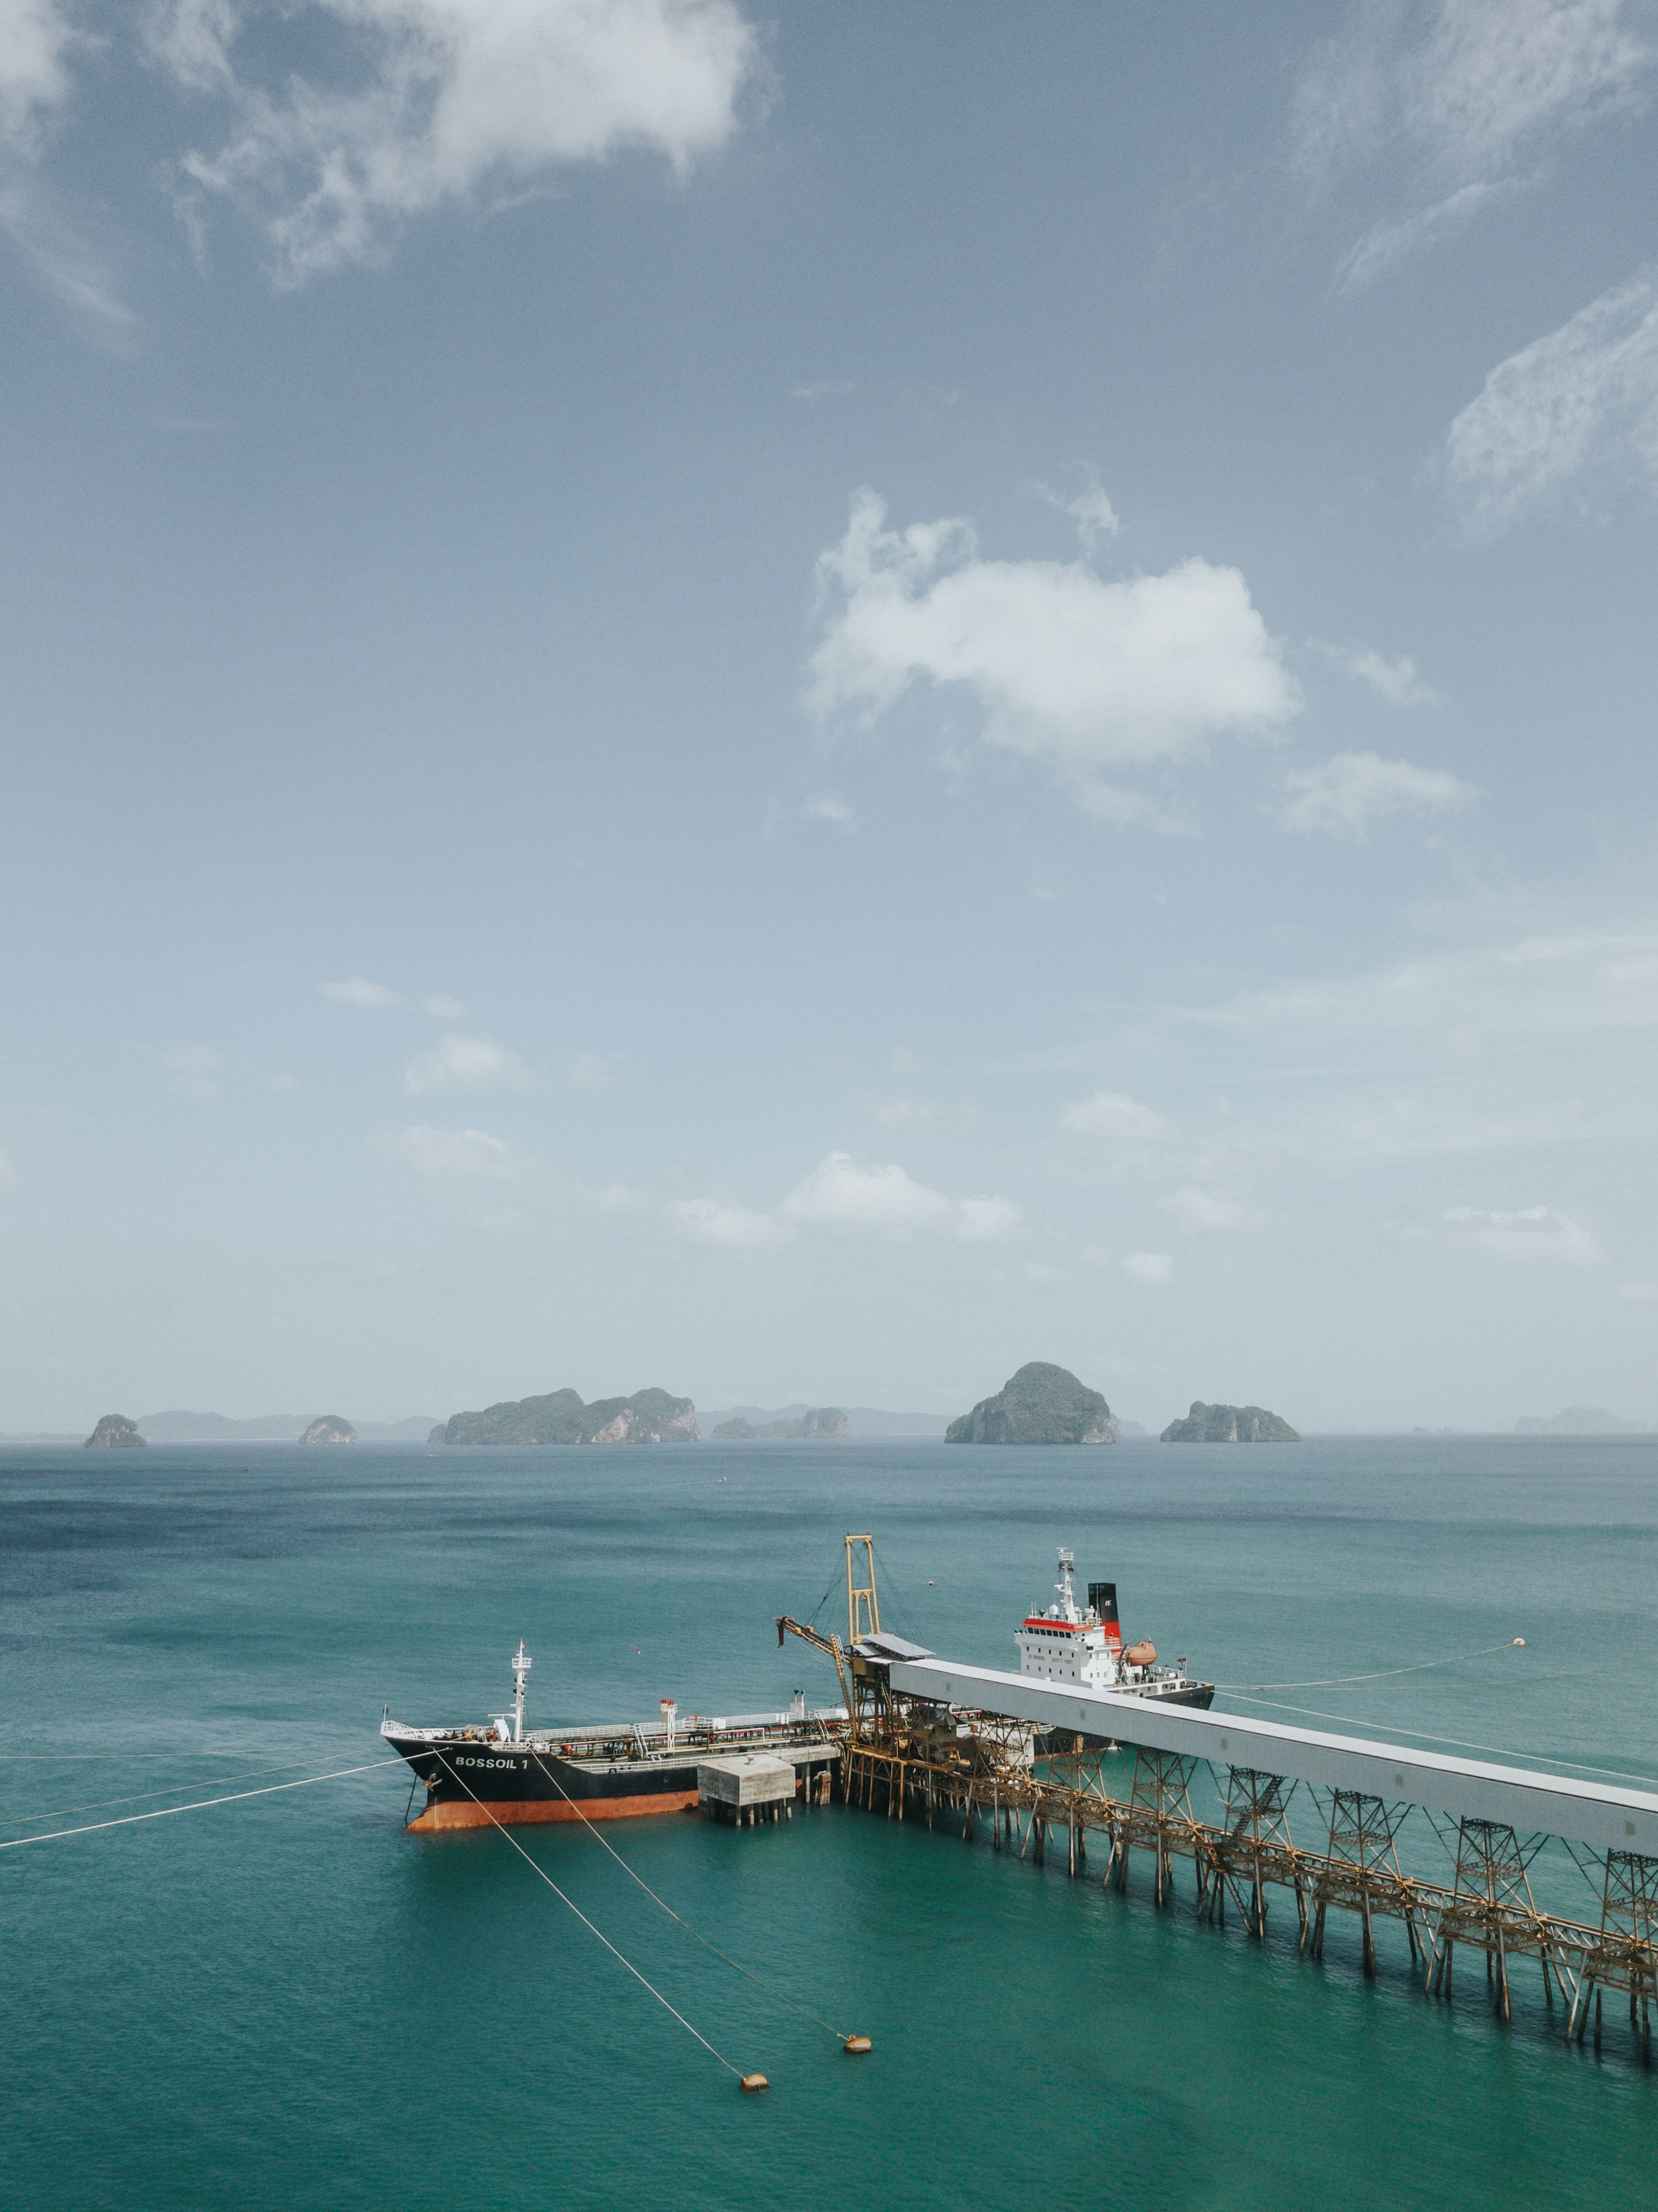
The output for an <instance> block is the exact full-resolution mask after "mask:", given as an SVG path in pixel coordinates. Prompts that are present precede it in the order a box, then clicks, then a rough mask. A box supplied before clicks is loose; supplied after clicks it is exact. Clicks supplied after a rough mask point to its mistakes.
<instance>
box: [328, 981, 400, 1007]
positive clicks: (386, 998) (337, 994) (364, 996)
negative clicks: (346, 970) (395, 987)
mask: <svg viewBox="0 0 1658 2212" xmlns="http://www.w3.org/2000/svg"><path fill="white" fill-rule="evenodd" d="M317 988H318V990H319V991H320V992H321V994H322V995H323V997H324V998H325V999H331V1000H333V1001H334V1004H335V1005H336V1006H401V1005H402V1004H403V1001H402V1000H401V999H400V998H399V997H398V994H397V993H396V992H395V991H388V990H387V989H386V986H385V984H384V983H371V982H370V981H368V979H367V976H366V975H349V976H348V977H347V978H346V980H345V981H344V982H343V983H319V984H318V986H317Z"/></svg>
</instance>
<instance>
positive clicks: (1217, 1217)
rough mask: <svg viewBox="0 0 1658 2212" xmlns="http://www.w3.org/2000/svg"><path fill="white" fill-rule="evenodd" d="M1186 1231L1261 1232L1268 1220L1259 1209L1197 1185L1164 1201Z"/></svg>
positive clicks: (1175, 1193)
mask: <svg viewBox="0 0 1658 2212" xmlns="http://www.w3.org/2000/svg"><path fill="white" fill-rule="evenodd" d="M1163 1204H1164V1205H1165V1206H1167V1207H1168V1209H1169V1212H1171V1213H1172V1214H1173V1215H1174V1217H1175V1220H1176V1222H1177V1223H1178V1224H1179V1225H1180V1226H1181V1228H1182V1229H1187V1230H1193V1231H1197V1230H1211V1229H1214V1230H1219V1229H1260V1228H1262V1227H1264V1226H1265V1225H1266V1215H1265V1214H1264V1213H1262V1212H1260V1211H1259V1210H1258V1209H1257V1208H1256V1207H1254V1206H1245V1205H1244V1204H1243V1203H1242V1201H1241V1200H1238V1199H1236V1198H1229V1197H1228V1196H1227V1195H1226V1194H1225V1193H1224V1192H1223V1191H1218V1190H1202V1189H1199V1188H1198V1186H1197V1185H1196V1184H1194V1183H1193V1184H1188V1185H1187V1188H1185V1189H1184V1190H1177V1191H1175V1192H1174V1193H1173V1194H1171V1195H1170V1196H1169V1197H1168V1198H1166V1199H1164V1200H1163Z"/></svg>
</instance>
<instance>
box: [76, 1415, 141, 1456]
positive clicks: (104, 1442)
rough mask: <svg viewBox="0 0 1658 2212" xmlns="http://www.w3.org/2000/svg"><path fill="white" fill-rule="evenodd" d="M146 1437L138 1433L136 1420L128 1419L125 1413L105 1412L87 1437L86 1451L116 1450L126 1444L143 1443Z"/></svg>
mask: <svg viewBox="0 0 1658 2212" xmlns="http://www.w3.org/2000/svg"><path fill="white" fill-rule="evenodd" d="M143 1443H149V1437H141V1436H140V1435H139V1433H138V1424H137V1421H130V1420H128V1419H127V1417H126V1415H125V1413H106V1414H105V1415H104V1418H103V1419H102V1420H100V1422H99V1424H98V1425H97V1427H96V1428H95V1429H94V1431H93V1432H92V1434H91V1435H90V1436H89V1437H88V1438H87V1449H88V1451H118V1450H120V1449H122V1448H123V1447H124V1446H125V1445H128V1444H143Z"/></svg>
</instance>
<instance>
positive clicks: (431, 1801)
mask: <svg viewBox="0 0 1658 2212" xmlns="http://www.w3.org/2000/svg"><path fill="white" fill-rule="evenodd" d="M533 1664H534V1662H533V1661H532V1660H531V1657H530V1655H529V1653H528V1652H527V1651H526V1650H525V1648H524V1644H523V1642H522V1640H521V1639H520V1641H519V1647H518V1650H517V1651H516V1652H515V1653H514V1654H513V1659H512V1662H511V1666H512V1672H513V1703H512V1705H511V1706H510V1707H509V1708H508V1709H507V1711H505V1712H499V1713H491V1714H489V1716H488V1717H487V1718H486V1719H485V1720H483V1721H481V1722H479V1723H477V1724H475V1725H473V1726H471V1727H465V1726H463V1727H458V1728H405V1727H404V1725H403V1724H402V1723H400V1722H398V1721H394V1720H393V1719H392V1716H391V1712H390V1711H389V1709H388V1711H387V1712H386V1717H385V1718H384V1719H383V1720H382V1721H381V1723H380V1734H381V1735H382V1736H383V1737H384V1738H385V1739H386V1742H387V1743H389V1744H390V1745H391V1747H392V1749H393V1750H394V1751H395V1752H397V1753H398V1754H399V1756H400V1757H402V1758H403V1759H406V1760H407V1761H408V1763H409V1767H410V1774H411V1777H412V1783H411V1787H410V1796H409V1805H410V1811H413V1808H414V1802H415V1796H416V1792H417V1791H418V1790H421V1789H422V1786H423V1787H424V1789H425V1791H426V1802H425V1803H424V1805H423V1806H422V1808H421V1810H420V1811H419V1813H418V1814H416V1815H415V1817H414V1819H412V1820H408V1821H407V1824H406V1825H407V1826H408V1827H409V1828H410V1830H412V1831H414V1832H417V1833H420V1832H424V1833H430V1832H432V1831H433V1830H435V1829H443V1828H482V1827H489V1826H493V1825H497V1824H498V1825H499V1826H502V1827H512V1826H521V1825H523V1824H525V1823H527V1822H531V1821H540V1820H627V1819H630V1818H634V1817H636V1816H638V1815H640V1814H650V1813H683V1812H688V1811H689V1810H691V1809H692V1808H694V1807H695V1803H696V1797H697V1790H696V1770H697V1765H698V1764H699V1762H700V1761H701V1760H704V1759H714V1758H720V1757H723V1756H726V1755H729V1754H730V1753H733V1752H745V1751H763V1752H766V1753H768V1754H770V1755H771V1756H772V1757H774V1758H778V1759H788V1760H789V1761H790V1762H791V1763H792V1764H793V1767H794V1770H795V1773H796V1775H797V1777H798V1782H797V1788H798V1789H799V1790H801V1791H803V1792H812V1793H815V1794H816V1795H817V1796H823V1795H824V1794H826V1793H827V1790H828V1778H829V1773H830V1771H831V1770H832V1769H833V1768H834V1767H835V1765H837V1764H838V1762H839V1759H840V1757H841V1741H842V1740H843V1738H844V1736H845V1734H846V1720H847V1715H846V1708H845V1707H844V1706H843V1705H829V1706H825V1707H823V1708H821V1709H819V1710H817V1711H808V1709H807V1706H806V1701H805V1698H804V1697H802V1696H800V1695H799V1693H798V1692H797V1693H796V1695H795V1698H794V1699H793V1703H792V1704H791V1705H790V1707H789V1709H788V1711H786V1712H781V1713H729V1714H725V1715H723V1716H719V1717H714V1718H711V1719H708V1718H704V1717H702V1716H701V1715H700V1714H697V1713H692V1714H690V1715H689V1716H688V1717H686V1718H685V1719H684V1720H683V1721H682V1720H681V1719H680V1717H679V1709H678V1705H677V1703H676V1701H675V1700H674V1699H671V1698H664V1699H661V1700H660V1703H659V1708H658V1713H659V1717H658V1718H657V1719H656V1720H654V1721H618V1722H614V1723H609V1724H600V1725H598V1726H592V1727H583V1728H531V1727H530V1726H529V1725H527V1723H526V1720H525V1683H526V1681H527V1680H528V1679H529V1674H530V1669H531V1666H532V1665H533Z"/></svg>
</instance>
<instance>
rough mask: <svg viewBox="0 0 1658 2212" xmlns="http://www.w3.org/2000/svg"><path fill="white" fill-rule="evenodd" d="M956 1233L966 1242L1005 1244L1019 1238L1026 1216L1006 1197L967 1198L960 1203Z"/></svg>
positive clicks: (958, 1205) (959, 1240) (961, 1241)
mask: <svg viewBox="0 0 1658 2212" xmlns="http://www.w3.org/2000/svg"><path fill="white" fill-rule="evenodd" d="M956 1211H957V1223H956V1236H957V1241H958V1242H959V1243H963V1244H1002V1243H1006V1241H1007V1239H1008V1238H1009V1237H1017V1234H1018V1231H1019V1223H1020V1220H1021V1219H1022V1218H1023V1217H1022V1216H1021V1214H1020V1212H1019V1209H1018V1207H1017V1206H1015V1205H1014V1204H1013V1203H1012V1202H1011V1200H1008V1199H1005V1198H964V1199H962V1200H959V1201H958V1202H957V1209H956Z"/></svg>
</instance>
